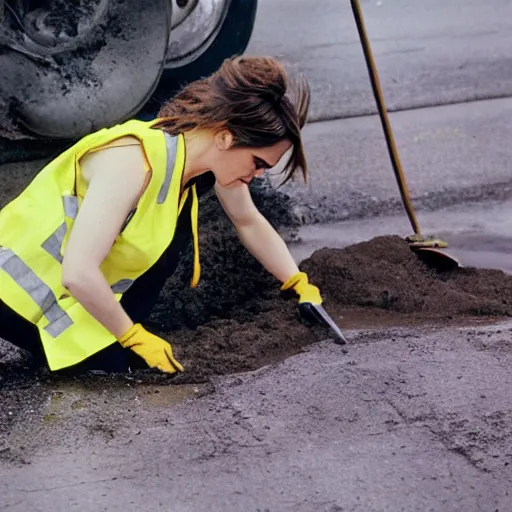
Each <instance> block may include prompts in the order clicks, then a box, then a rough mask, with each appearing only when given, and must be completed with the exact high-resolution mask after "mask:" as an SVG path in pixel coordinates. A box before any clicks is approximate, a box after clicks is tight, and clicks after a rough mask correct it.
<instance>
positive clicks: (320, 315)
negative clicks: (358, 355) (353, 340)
mask: <svg viewBox="0 0 512 512" xmlns="http://www.w3.org/2000/svg"><path fill="white" fill-rule="evenodd" d="M298 307H299V313H300V315H301V316H302V317H303V318H304V319H305V320H307V321H309V322H311V323H316V324H319V325H322V326H323V327H327V328H328V329H329V330H330V331H331V332H332V333H333V334H334V342H335V343H338V344H339V345H346V343H347V340H346V339H345V336H343V333H342V332H341V329H340V328H339V327H338V326H337V325H336V323H335V322H334V320H333V319H332V318H331V317H330V315H329V313H327V311H325V309H324V307H323V306H322V305H320V304H312V303H311V302H301V303H300V304H299V306H298Z"/></svg>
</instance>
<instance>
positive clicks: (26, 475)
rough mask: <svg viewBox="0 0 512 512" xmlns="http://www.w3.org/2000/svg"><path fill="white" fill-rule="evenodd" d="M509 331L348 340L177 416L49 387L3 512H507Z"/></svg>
mask: <svg viewBox="0 0 512 512" xmlns="http://www.w3.org/2000/svg"><path fill="white" fill-rule="evenodd" d="M510 329H511V326H510V324H509V325H505V326H502V327H499V328H477V329H467V330H463V331H458V332H456V331H455V330H453V329H450V330H440V329H434V328H432V329H425V330H424V331H423V332H422V333H421V334H420V333H419V332H418V331H417V330H414V331H406V330H400V329H395V330H387V331H386V330H384V331H380V332H377V333H375V332H373V333H372V332H364V331H363V332H358V333H351V334H350V340H351V347H350V349H349V352H348V354H344V353H343V352H342V351H341V350H340V347H339V346H338V345H334V344H332V343H329V342H323V343H321V344H319V345H316V346H314V347H312V348H311V349H310V350H308V351H307V352H306V353H303V354H300V355H297V356H294V357H291V358H289V359H288V360H286V361H284V362H283V363H281V364H278V365H277V366H275V367H270V368H264V369H262V370H261V371H259V372H255V373H253V374H248V375H238V376H232V377H226V378H222V379H218V380H216V381H215V388H216V392H215V393H214V394H213V395H210V396H206V397H203V398H199V399H196V400H187V401H184V402H182V403H181V404H178V405H176V404H175V402H176V392H174V390H173V389H172V388H170V389H167V392H166V389H165V388H163V389H161V392H160V393H159V394H158V395H155V394H154V393H155V391H154V390H152V389H144V387H137V386H134V387H133V388H131V387H126V388H125V390H124V392H121V393H116V394H113V393H112V392H111V391H106V390H101V389H97V390H92V391H91V389H90V386H84V385H82V386H81V385H80V383H76V384H75V385H73V384H72V385H69V384H68V385H67V386H61V387H60V388H59V387H56V388H55V389H54V390H53V393H48V391H46V394H47V395H46V396H47V402H46V404H45V411H44V418H45V421H41V420H40V419H39V417H40V416H39V414H38V413H39V411H38V410H37V409H38V407H37V406H36V407H35V409H36V411H34V410H33V411H32V415H31V416H32V418H31V419H30V415H28V418H29V419H26V421H25V422H23V423H21V424H18V425H17V427H16V428H15V429H14V431H13V433H12V435H11V439H10V442H9V445H8V448H7V449H4V450H3V451H2V453H0V462H2V464H0V510H5V511H9V512H24V511H26V510H31V511H32V510H33V511H41V512H50V511H51V512H61V511H62V512H64V511H65V512H67V511H69V510H74V509H76V510H80V511H81V512H97V511H99V510H102V511H103V510H105V511H108V512H117V511H119V512H124V511H130V512H131V511H138V510H155V511H169V510H172V511H173V512H199V511H209V512H240V511H244V512H312V511H315V512H397V511H403V512H417V511H419V510H421V511H430V512H480V511H482V512H491V511H493V512H494V511H500V512H507V511H509V510H511V508H512V496H511V495H510V482H511V479H512V469H511V468H512V450H511V443H510V439H511V436H512V427H511V424H512V410H511V408H510V399H509V397H510V394H511V393H512V378H511V374H510V364H511V363H512V355H511V352H510V350H509V349H508V348H507V346H508V343H509V340H510V332H511V331H510ZM497 384H499V385H497ZM173 404H174V405H173ZM39 407H40V406H39ZM34 412H36V414H34ZM25 418H27V415H26V416H25Z"/></svg>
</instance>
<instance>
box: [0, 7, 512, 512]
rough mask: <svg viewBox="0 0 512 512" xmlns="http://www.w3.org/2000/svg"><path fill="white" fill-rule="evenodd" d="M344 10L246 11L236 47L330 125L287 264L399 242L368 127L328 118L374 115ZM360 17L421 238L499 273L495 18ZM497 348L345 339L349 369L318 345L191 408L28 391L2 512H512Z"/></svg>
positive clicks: (383, 169) (143, 394) (185, 398)
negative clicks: (300, 78) (303, 97)
mask: <svg viewBox="0 0 512 512" xmlns="http://www.w3.org/2000/svg"><path fill="white" fill-rule="evenodd" d="M348 5H349V4H348V2H345V3H343V2H337V1H335V0H325V1H323V2H314V1H313V0H279V2H277V1H275V0H260V8H259V12H258V19H257V27H256V32H255V37H254V40H253V42H252V44H251V47H250V49H249V52H250V53H251V52H252V53H271V54H273V55H278V56H281V57H283V59H284V60H285V61H286V62H287V64H288V65H290V66H292V67H293V68H295V69H301V70H304V71H306V72H307V73H308V75H309V76H310V79H311V82H312V85H313V119H315V118H316V119H326V118H327V119H333V118H337V119H335V120H333V121H329V122H322V123H315V124H311V125H310V126H308V127H307V129H306V130H305V140H306V145H307V149H308V155H309V160H310V163H311V173H312V176H311V184H310V187H309V188H298V187H291V188H289V189H288V190H289V191H290V193H292V194H293V195H295V196H296V197H297V198H298V199H300V200H301V207H300V211H301V213H302V214H303V215H304V217H305V219H306V220H308V221H309V222H311V221H313V222H315V221H321V224H316V225H312V224H309V223H308V224H309V225H307V226H305V227H304V228H303V230H302V232H301V235H302V236H303V238H304V243H302V244H301V245H297V246H296V247H294V248H293V250H294V254H295V255H296V257H297V259H301V258H302V257H304V256H306V255H307V254H308V253H309V252H310V251H311V250H313V249H314V248H316V247H319V246H322V245H337V246H340V247H341V246H344V245H347V244H348V243H353V242H357V241H359V240H361V239H368V238H371V237H373V236H375V235H377V234H385V233H400V234H409V228H408V226H407V220H406V218H405V216H404V215H402V214H401V209H400V206H399V202H398V201H397V198H398V196H397V190H396V186H395V184H394V182H393V176H392V174H391V168H390V166H389V163H388V160H387V155H386V149H385V146H384V142H383V139H382V135H381V132H380V125H379V122H378V119H377V118H376V117H374V116H366V117H359V118H354V119H339V118H342V117H346V116H353V115H360V114H367V113H370V112H372V111H373V110H372V109H373V99H372V97H371V92H370V89H369V85H368V82H367V77H366V74H365V73H366V70H365V68H364V64H363V60H362V53H361V50H360V48H359V46H358V44H357V34H356V32H355V28H354V25H353V22H352V19H351V16H350V11H349V8H348ZM363 6H364V9H365V14H366V15H367V20H368V28H369V30H370V32H371V35H372V40H373V41H374V49H375V53H376V58H377V60H378V64H379V67H380V69H381V74H382V80H383V85H384V88H385V90H386V96H387V98H388V103H389V105H390V106H391V107H392V108H393V109H398V110H402V109H406V108H409V107H423V106H428V107H429V108H425V109H415V110H411V111H404V112H399V113H395V114H393V115H392V122H393V126H394V127H395V129H396V135H397V140H398V144H399V148H400V151H401V154H402V158H403V162H404V167H405V169H406V173H407V176H408V180H409V183H410V186H411V189H412V192H413V195H414V198H415V204H416V205H417V206H418V207H419V208H420V212H421V213H420V221H421V223H422V225H423V226H424V229H425V231H426V232H431V231H434V232H437V233H438V234H441V235H443V236H446V237H447V238H448V239H449V241H450V243H451V244H452V245H453V248H454V251H459V252H458V255H460V256H461V258H464V259H465V261H470V262H472V264H473V263H475V262H476V263H478V262H479V261H480V262H483V263H484V266H495V267H497V268H503V269H505V270H507V271H511V270H512V264H511V263H510V262H509V258H510V254H511V253H512V242H511V239H510V229H509V227H510V218H511V216H510V213H511V211H510V204H509V200H510V190H511V188H510V172H509V162H510V161H511V156H512V155H511V154H510V144H509V143H508V139H509V136H510V134H511V125H510V111H511V105H512V104H511V102H510V100H509V99H507V98H504V99H494V100H485V99H486V98H493V97H501V96H508V95H512V80H511V75H510V73H509V70H510V58H509V48H510V45H511V43H512V41H511V37H512V36H511V35H510V34H511V33H512V32H511V30H510V28H511V27H510V25H511V23H512V22H511V20H512V16H511V14H512V12H511V9H512V3H511V2H510V1H505V0H492V1H483V0H471V1H470V2H462V0H454V1H451V2H442V1H441V0H432V1H429V2H419V1H406V0H394V1H393V2H391V1H390V0H379V1H374V0H372V1H366V2H363ZM301 8H302V9H303V10H302V12H301ZM475 98H477V99H482V100H485V101H479V102H471V103H468V101H471V100H474V99H475ZM453 102H463V103H461V104H457V105H452V106H441V107H440V106H437V107H436V106H435V105H439V104H444V103H453ZM20 168H22V169H23V171H24V172H25V173H27V175H29V174H30V173H31V172H33V170H34V165H32V164H20ZM13 170H14V167H13V166H5V167H4V168H3V171H4V172H7V173H8V172H9V171H11V172H12V171H13ZM443 208H444V209H443ZM376 215H378V216H376ZM326 221H328V222H329V224H326V223H325V222H326ZM336 221H343V222H341V223H335V222H336ZM475 248H477V250H475ZM511 329H512V324H505V325H501V326H495V327H482V328H477V329H475V328H473V329H442V330H441V329H436V328H435V327H429V328H425V329H421V330H403V329H394V330H378V331H350V332H349V333H348V336H349V339H350V346H349V349H348V353H346V354H345V353H343V352H341V351H340V349H339V347H338V346H336V345H332V344H331V343H329V342H328V341H326V342H322V343H321V344H319V345H316V346H314V347H312V348H311V349H310V350H308V351H306V352H305V353H302V354H300V355H298V356H294V357H291V358H289V359H287V360H286V361H284V362H282V363H280V364H278V365H276V366H275V367H269V368H264V369H262V370H261V371H259V372H255V373H253V374H249V375H238V376H231V377H227V378H219V379H216V380H215V382H214V383H213V384H214V387H215V393H213V394H209V395H206V396H203V397H202V398H195V399H192V398H193V397H196V396H198V395H201V394H203V393H205V392H206V391H208V389H207V388H206V389H203V388H200V387H197V389H194V387H188V388H181V389H176V388H173V387H171V388H162V387H159V388H158V389H157V388H153V387H151V386H138V385H136V383H134V382H130V381H127V383H126V385H123V386H121V387H119V386H117V387H113V388H108V387H107V388H105V389H101V388H100V389H98V388H97V387H94V386H90V385H86V384H83V383H78V382H77V383H71V384H70V383H69V382H66V383H64V382H63V383H61V384H59V383H55V384H54V385H52V386H51V387H44V386H43V387H42V388H41V389H40V391H39V392H38V394H36V395H35V396H34V400H33V401H32V402H31V403H26V404H21V405H20V406H19V410H15V411H13V417H17V418H19V420H20V421H16V422H14V424H13V429H12V432H11V435H10V438H9V439H8V440H7V441H6V443H5V444H4V446H3V447H0V510H9V511H13V512H18V511H20V512H21V511H22V510H23V511H24V510H27V509H28V510H34V511H44V512H46V511H52V512H57V511H59V510H66V511H68V510H70V509H78V510H81V511H84V512H87V511H89V510H90V511H97V510H108V511H117V510H140V509H144V510H145V509H148V510H149V509H151V510H169V509H172V510H173V511H176V512H188V511H194V512H195V511H199V510H210V511H228V512H231V511H233V512H235V511H236V512H237V511H240V510H244V511H251V512H264V511H268V512H276V511H278V512H281V511H288V510H289V511H293V512H302V511H304V512H306V511H308V512H309V511H311V510H314V511H319V512H341V511H344V512H346V511H364V512H373V511H375V512H382V511H393V512H395V511H398V510H402V511H406V512H416V511H418V510H425V511H426V510H429V511H435V512H438V511H439V512H452V511H464V512H473V511H475V512H476V511H485V512H487V511H496V510H498V511H508V510H511V509H512V496H510V487H511V486H510V483H511V481H512V474H511V469H510V468H511V462H512V451H511V448H510V447H511V446H512V444H511V440H512V430H511V426H510V425H511V421H512V408H511V406H510V400H509V398H508V397H509V396H510V395H511V393H512V379H511V378H510V371H509V368H510V364H511V362H512V361H511V357H512V356H511V353H512V352H511V351H510V350H509V343H510V333H511Z"/></svg>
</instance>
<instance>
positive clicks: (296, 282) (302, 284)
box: [281, 272, 322, 304]
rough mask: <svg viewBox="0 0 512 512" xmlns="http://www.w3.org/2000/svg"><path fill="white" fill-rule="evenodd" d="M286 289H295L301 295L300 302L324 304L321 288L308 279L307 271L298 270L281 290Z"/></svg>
mask: <svg viewBox="0 0 512 512" xmlns="http://www.w3.org/2000/svg"><path fill="white" fill-rule="evenodd" d="M286 290H293V291H294V292H295V293H296V294H297V295H298V296H299V304H301V303H303V302H310V303H311V304H322V297H321V296H320V290H319V289H318V288H317V287H316V286H315V285H313V284H311V283H310V282H309V281H308V276H307V274H306V273H305V272H298V273H297V274H295V275H294V276H292V277H290V279H288V281H286V283H284V284H283V285H282V286H281V291H286Z"/></svg>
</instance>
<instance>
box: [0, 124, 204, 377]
mask: <svg viewBox="0 0 512 512" xmlns="http://www.w3.org/2000/svg"><path fill="white" fill-rule="evenodd" d="M153 123H154V121H153V122H144V121H137V120H131V121H128V122H126V123H123V124H119V125H117V126H114V127H112V128H108V129H107V128H105V129H102V130H100V131H98V132H95V133H92V134H90V135H87V136H86V137H84V138H83V139H81V140H80V141H78V142H77V143H76V144H75V145H73V146H72V147H71V148H69V149H68V150H66V151H64V152H63V153H62V154H61V155H59V156H58V157H57V158H55V159H54V160H53V161H51V162H50V163H49V164H48V165H46V166H45V167H44V168H43V169H42V170H41V171H40V173H39V174H38V175H37V176H36V177H35V178H34V180H33V181H32V182H31V183H30V184H29V186H28V187H27V188H26V189H25V190H24V191H23V192H22V193H21V194H20V195H19V196H18V197H17V198H15V199H14V200H13V201H12V202H10V203H9V204H7V206H5V207H4V208H3V209H2V210H1V211H0V299H1V300H2V301H3V302H4V303H5V304H7V305H8V306H9V307H10V308H11V309H13V310H14V311H16V312H17V313H18V314H19V315H21V316H22V317H24V318H25V319H26V320H28V321H30V322H32V323H33V324H35V325H36V326H37V327H38V330H39V333H40V336H41V341H42V345H43V348H44V351H45V354H46V358H47V360H48V365H49V367H50V369H51V370H54V371H55V370H59V369H62V368H66V367H69V366H72V365H74V364H77V363H79V362H81V361H83V360H84V359H86V358H88V357H90V356H91V355H93V354H95V353H96V352H99V351H100V350H102V349H104V348H106V347H107V346H109V345H111V344H112V343H114V342H116V339H115V337H114V336H113V335H112V334H111V333H110V332H109V331H108V330H107V329H106V328H105V327H103V326H102V325H101V324H100V323H99V322H98V321H97V320H96V319H94V318H93V317H92V316H91V315H90V314H89V313H88V312H87V311H86V310H85V309H84V308H83V307H82V305H81V304H80V303H79V302H77V301H76V300H75V299H74V298H73V297H72V296H71V295H70V294H69V291H68V290H67V289H66V288H64V286H62V260H63V254H64V250H65V247H66V242H67V239H68V237H69V233H70V231H71V228H72V226H73V223H74V219H75V218H76V216H77V213H78V210H79V208H80V203H81V200H80V199H79V198H78V197H77V195H76V176H77V174H78V173H79V168H78V167H79V161H80V159H81V158H82V156H84V155H85V154H86V153H87V152H88V151H91V150H94V149H95V148H99V147H101V146H104V145H105V144H108V143H109V142H111V141H114V140H116V139H119V138H121V137H125V136H129V135H131V136H134V137H136V138H137V139H139V140H140V141H141V143H142V146H143V149H144V151H145V154H146V158H147V161H148V163H149V166H150V167H151V173H152V174H151V179H150V180H149V184H148V186H147V187H146V190H145V191H144V192H143V194H142V196H141V197H140V199H139V202H138V205H137V208H136V210H135V212H134V214H133V216H132V217H131V219H130V220H129V222H128V223H127V225H126V226H125V228H124V230H123V231H122V232H121V233H120V234H119V235H118V237H117V238H116V241H115V243H114V245H113V246H112V249H111V251H110V253H109V254H108V256H107V257H106V259H105V260H104V261H103V263H102V265H101V271H102V273H103V275H104V276H105V278H106V280H107V282H108V283H109V285H110V286H111V288H112V291H113V292H114V293H115V296H116V299H117V300H120V299H121V297H122V295H123V293H125V292H126V291H127V290H128V288H129V287H130V285H131V284H132V283H133V282H134V280H135V279H137V278H138V277H140V276H141V275H142V274H143V273H144V272H146V271H147V270H149V268H150V267H151V266H152V265H153V264H154V263H155V262H156V261H157V260H158V259H159V257H160V256H161V255H162V253H163V252H164V251H165V250H166V249H167V247H168V246H169V244H170V243H171V242H172V239H173V237H174V232H175V229H176V224H177V220H178V216H179V213H180V211H181V208H182V207H183V205H184V204H185V201H186V198H187V195H188V193H189V190H191V191H192V194H193V200H192V209H191V215H192V231H193V240H194V249H195V251H194V277H193V280H192V286H195V285H197V282H198V280H199V272H200V268H199V256H198V242H197V214H198V200H197V191H196V187H195V185H193V186H192V187H190V189H189V188H187V189H185V191H184V192H183V194H182V197H181V201H180V189H181V179H182V175H183V169H184V164H185V147H184V138H183V136H182V135H179V136H176V137H173V136H170V135H168V134H166V133H164V132H163V131H162V130H159V129H152V128H151V125H152V124H153Z"/></svg>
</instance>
